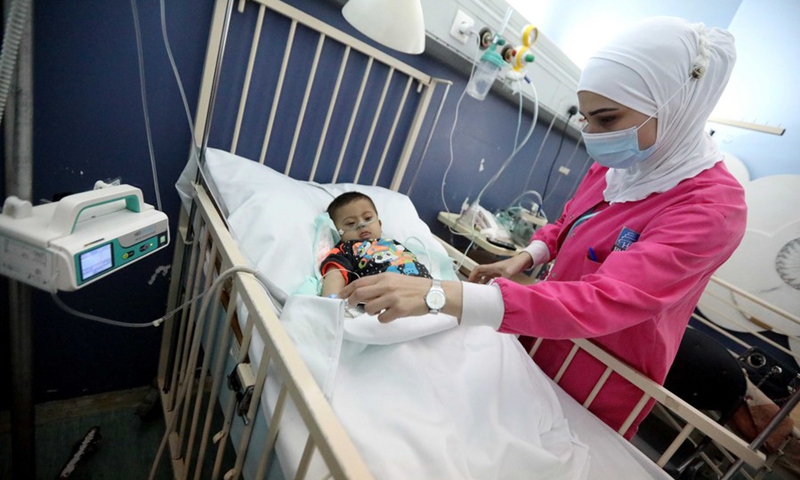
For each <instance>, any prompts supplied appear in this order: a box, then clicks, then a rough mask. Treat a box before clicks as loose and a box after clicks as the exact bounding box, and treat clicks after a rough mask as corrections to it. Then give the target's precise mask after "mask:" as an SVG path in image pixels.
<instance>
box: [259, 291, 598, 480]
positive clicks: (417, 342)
mask: <svg viewBox="0 0 800 480" xmlns="http://www.w3.org/2000/svg"><path fill="white" fill-rule="evenodd" d="M431 317H434V318H431ZM450 319H452V317H450ZM281 320H282V323H283V324H284V326H285V327H286V329H287V331H288V332H289V334H290V335H291V336H292V338H293V340H294V341H295V343H296V344H297V345H298V346H300V347H301V348H300V352H301V355H302V356H303V358H304V359H305V360H306V362H307V365H308V366H309V368H310V369H311V371H312V374H313V375H314V377H315V378H316V379H317V381H318V382H319V384H320V387H321V388H322V389H323V391H324V392H326V394H328V395H329V398H330V401H331V405H332V407H333V409H334V411H335V412H336V413H337V416H338V418H339V420H340V421H341V422H342V424H343V426H344V427H345V429H346V430H347V432H348V433H349V435H350V437H351V438H352V440H353V442H354V443H355V445H356V447H357V448H358V449H359V451H360V452H361V454H362V456H363V458H364V459H365V461H366V463H367V466H368V467H369V469H370V470H371V471H372V473H373V474H374V475H375V478H380V479H409V478H415V479H416V478H419V479H428V478H430V479H440V478H441V479H450V478H465V479H467V478H480V479H554V478H555V479H583V478H591V477H587V474H588V470H587V467H588V451H587V448H586V447H585V446H584V445H583V444H582V443H581V442H580V441H579V440H578V439H577V438H575V436H574V435H573V434H572V432H571V431H570V429H569V422H568V421H567V420H566V419H565V418H564V417H563V415H562V413H561V407H560V405H559V402H558V400H557V398H556V396H555V392H554V391H553V389H552V388H551V387H550V384H549V382H548V380H547V378H546V377H545V375H544V374H543V373H542V372H541V371H540V370H539V369H538V367H536V366H535V365H534V364H533V362H532V361H531V360H530V358H529V357H528V356H527V354H526V353H525V351H524V350H523V349H522V347H521V346H520V344H519V342H517V340H516V339H515V338H514V337H512V336H508V335H503V334H499V333H497V332H495V331H493V330H491V329H489V328H486V327H471V328H467V327H464V328H461V327H458V328H453V327H455V325H456V324H455V319H452V322H451V321H450V320H447V318H446V316H444V315H440V316H425V317H415V318H406V319H401V320H398V321H397V322H395V325H394V327H393V329H391V330H389V329H387V330H381V329H379V328H378V329H374V330H373V332H374V336H373V337H372V338H370V336H369V335H368V334H366V332H367V330H368V329H366V328H363V327H364V326H363V325H358V324H359V323H365V322H367V321H372V322H373V323H374V324H376V325H378V321H377V319H376V318H375V317H369V316H366V315H365V316H364V317H363V318H360V319H358V320H355V321H353V320H354V319H349V318H346V317H345V316H344V315H343V308H342V305H341V302H339V301H336V300H330V299H325V298H318V297H302V296H293V297H291V298H290V299H289V301H288V302H287V304H286V306H285V308H284V311H283V315H282V317H281ZM448 324H449V327H448V326H447V325H448ZM426 325H427V326H429V328H427V329H426V328H425V326H426ZM378 326H379V327H380V325H378ZM353 327H356V329H358V333H357V335H355V336H354V335H352V334H350V333H348V330H349V329H352V328H353ZM409 332H413V333H409ZM347 337H350V338H359V339H360V341H359V342H354V341H349V340H346V338H347ZM413 337H416V338H413ZM276 391H277V390H276V389H275V388H274V386H273V387H271V388H268V398H274V396H275V392H276ZM284 433H285V432H284V431H283V430H282V432H281V438H280V439H279V441H280V442H281V447H282V448H281V452H280V457H281V461H282V466H283V468H284V473H285V475H286V477H287V478H291V477H292V476H293V474H294V471H293V465H295V464H296V460H297V459H298V458H299V455H300V454H301V453H302V447H303V446H304V442H305V436H304V435H302V434H301V435H300V437H299V438H296V439H290V438H289V436H288V435H284ZM312 478H314V477H313V476H312Z"/></svg>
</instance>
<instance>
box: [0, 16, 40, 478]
mask: <svg viewBox="0 0 800 480" xmlns="http://www.w3.org/2000/svg"><path fill="white" fill-rule="evenodd" d="M14 3H15V2H13V1H9V0H6V1H5V2H4V14H5V15H4V18H5V19H8V18H9V16H11V15H12V14H16V15H19V18H17V19H16V20H17V22H16V23H15V24H14V28H22V31H21V37H20V38H19V52H18V55H17V58H16V62H15V64H16V68H15V69H14V70H15V74H14V75H13V76H12V79H11V87H10V89H9V90H8V99H7V103H6V106H5V111H4V113H5V115H4V116H5V118H4V120H5V152H4V153H5V178H6V186H5V187H6V188H5V191H6V196H10V195H16V196H17V197H18V198H20V199H23V200H29V201H30V200H32V190H33V19H32V18H33V15H32V13H31V10H32V7H33V5H32V3H33V2H32V0H31V1H30V2H28V5H27V6H24V5H23V6H22V7H20V5H18V4H19V2H16V3H17V5H14ZM15 7H16V8H15ZM20 9H21V10H22V13H21V15H20ZM9 23H10V22H4V24H5V25H6V27H7V28H8V25H9ZM12 43H13V42H12ZM4 47H5V48H8V45H5V42H4ZM12 68H13V67H12ZM8 310H9V312H8V313H9V315H8V319H9V321H8V329H9V343H10V348H9V351H10V363H11V392H12V396H11V445H12V446H11V450H12V452H11V455H12V456H11V465H12V477H13V478H36V448H35V446H36V445H35V436H34V431H35V426H34V425H35V412H34V404H33V321H32V318H31V288H30V287H29V286H27V285H24V284H22V283H19V282H17V281H14V280H9V282H8Z"/></svg>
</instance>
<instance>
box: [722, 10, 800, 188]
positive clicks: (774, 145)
mask: <svg viewBox="0 0 800 480" xmlns="http://www.w3.org/2000/svg"><path fill="white" fill-rule="evenodd" d="M799 25H800V2H798V1H797V0H768V1H765V0H744V1H743V2H742V5H741V6H740V7H739V10H738V11H737V12H736V16H735V17H734V18H733V20H732V21H731V24H730V28H729V30H730V32H731V33H732V34H733V35H734V36H735V37H736V50H737V54H738V59H737V62H736V67H735V69H734V71H733V75H732V77H731V81H730V83H729V84H728V88H727V89H726V90H725V93H724V94H723V96H722V99H721V100H720V103H719V106H718V108H717V111H716V112H715V113H714V115H715V116H721V117H725V118H730V119H734V120H742V121H747V122H754V123H759V124H767V125H772V126H782V127H784V128H786V133H784V135H783V136H776V135H769V134H764V133H756V132H751V131H747V130H743V129H738V128H734V127H725V126H716V125H715V126H714V127H715V130H716V133H715V135H714V137H715V138H716V139H717V141H718V142H719V145H720V146H721V147H722V148H723V149H724V150H726V151H729V152H731V153H733V154H734V155H736V156H737V157H739V158H740V159H741V160H742V162H744V164H745V165H747V167H748V169H749V171H750V177H751V179H753V180H755V179H756V178H760V177H765V176H769V175H777V174H787V173H788V174H800V161H798V155H800V96H799V95H798V94H797V89H798V85H800V54H798V51H800V29H798V26H799Z"/></svg>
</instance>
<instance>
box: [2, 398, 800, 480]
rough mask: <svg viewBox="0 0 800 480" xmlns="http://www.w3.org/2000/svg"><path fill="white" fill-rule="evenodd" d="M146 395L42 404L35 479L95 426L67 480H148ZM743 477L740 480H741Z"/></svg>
mask: <svg viewBox="0 0 800 480" xmlns="http://www.w3.org/2000/svg"><path fill="white" fill-rule="evenodd" d="M148 393H149V389H148V388H143V389H135V390H131V391H126V392H114V393H111V394H104V395H99V396H93V397H84V398H82V399H75V400H67V401H63V402H51V403H49V404H44V405H38V406H37V427H36V434H35V435H36V468H37V471H36V475H35V478H36V479H37V480H38V479H46V480H52V479H54V478H57V477H58V476H59V474H60V473H61V472H62V470H63V469H64V467H65V465H66V464H67V462H68V461H69V460H70V459H71V458H72V456H73V450H74V448H75V447H76V445H77V444H79V443H80V441H81V440H83V438H84V437H85V436H86V434H87V432H89V430H90V429H92V428H93V427H99V431H100V435H101V437H102V439H101V441H100V442H99V444H98V445H97V447H96V449H95V450H94V452H93V453H91V454H90V455H87V456H86V457H85V458H84V460H83V461H82V462H80V463H79V464H78V465H77V467H76V468H75V470H74V471H73V473H72V474H71V475H70V476H69V477H68V478H70V479H74V480H105V479H109V480H112V479H113V480H128V479H131V480H141V479H145V478H147V476H148V474H149V472H150V469H151V466H152V463H153V460H154V459H155V455H156V450H157V448H158V445H159V443H160V441H161V437H162V435H163V432H164V422H163V418H162V416H161V409H160V406H158V405H157V404H156V405H155V407H154V408H152V409H151V410H150V411H149V413H146V414H144V412H142V409H141V408H140V407H141V406H142V405H143V404H144V400H145V398H146V396H147V394H148ZM137 409H138V413H139V414H137ZM87 412H90V413H87ZM659 423H660V422H659ZM9 425H10V422H9V418H8V414H7V412H5V415H3V414H0V479H6V478H12V471H11V458H10V456H11V438H10V437H11V435H10V429H9ZM658 425H659V424H658V423H656V424H654V426H652V427H651V428H648V424H647V422H645V423H644V424H643V425H642V428H640V434H641V433H645V432H646V431H647V430H650V433H651V434H654V435H655V437H656V438H658V437H664V438H667V437H669V436H670V435H672V434H666V433H664V432H661V433H659V432H658V431H657V429H658V428H661V427H659V426H658ZM673 433H674V432H673ZM640 437H641V436H640ZM651 439H652V438H651ZM642 441H644V440H643V438H637V439H635V440H634V443H638V445H637V446H639V448H643V449H644V451H646V448H647V447H645V446H643V445H642V444H641V442H642ZM648 441H649V440H648ZM656 443H657V442H656ZM705 473H706V475H704V474H702V472H701V474H700V475H698V476H697V477H696V478H699V479H705V478H714V477H713V476H707V474H708V472H705ZM24 478H31V479H33V478H34V477H33V476H25V477H24ZM171 478H173V477H172V469H171V465H170V464H169V461H168V460H167V459H166V458H163V459H162V460H161V462H159V465H158V467H157V470H156V476H155V479H157V480H168V479H171ZM744 478H745V477H742V476H737V480H738V479H744ZM764 478H765V479H766V480H797V479H799V478H800V477H798V476H796V475H794V474H792V473H790V472H788V471H787V470H785V469H777V470H776V471H775V472H773V473H771V474H768V475H767V476H766V477H764Z"/></svg>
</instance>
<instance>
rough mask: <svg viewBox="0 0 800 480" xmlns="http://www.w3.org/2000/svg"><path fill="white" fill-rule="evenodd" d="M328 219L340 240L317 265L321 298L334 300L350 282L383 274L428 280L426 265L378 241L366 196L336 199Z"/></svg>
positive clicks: (351, 194) (373, 210)
mask: <svg viewBox="0 0 800 480" xmlns="http://www.w3.org/2000/svg"><path fill="white" fill-rule="evenodd" d="M328 215H329V216H330V217H331V220H333V223H334V225H336V229H337V230H338V231H339V235H340V236H341V240H340V241H339V243H337V244H336V246H335V247H333V249H331V251H330V252H328V255H327V256H326V257H325V259H324V260H323V261H322V264H321V265H320V271H321V272H322V276H323V280H322V295H323V296H326V297H334V298H335V297H336V296H337V295H338V294H339V291H341V289H342V288H344V286H345V285H347V284H348V283H350V282H352V281H353V280H356V279H358V278H361V277H364V276H367V275H375V274H378V273H382V272H396V273H402V274H404V275H413V276H415V277H424V278H431V275H430V273H428V269H427V268H425V265H423V264H422V263H420V262H419V261H418V260H417V257H416V256H415V255H414V254H413V253H411V252H410V251H409V250H407V249H406V248H405V247H404V246H403V245H402V244H401V243H400V242H398V241H396V240H392V239H391V238H381V221H380V220H379V219H378V212H377V209H376V208H375V204H374V203H373V202H372V199H371V198H369V197H368V196H367V195H364V194H363V193H359V192H347V193H343V194H342V195H339V196H338V197H336V198H335V199H334V200H333V201H332V202H331V204H330V205H328Z"/></svg>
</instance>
